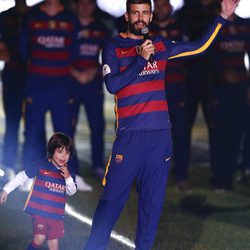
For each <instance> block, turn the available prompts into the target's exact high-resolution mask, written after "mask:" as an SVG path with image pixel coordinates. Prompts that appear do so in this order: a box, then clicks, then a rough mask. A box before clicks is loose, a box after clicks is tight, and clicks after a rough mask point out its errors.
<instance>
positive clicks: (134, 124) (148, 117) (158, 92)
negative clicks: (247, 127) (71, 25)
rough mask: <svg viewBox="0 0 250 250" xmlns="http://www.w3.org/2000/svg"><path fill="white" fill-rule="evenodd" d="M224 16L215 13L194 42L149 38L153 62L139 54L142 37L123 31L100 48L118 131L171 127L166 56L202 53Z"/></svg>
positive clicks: (221, 23) (222, 22)
mask: <svg viewBox="0 0 250 250" xmlns="http://www.w3.org/2000/svg"><path fill="white" fill-rule="evenodd" d="M225 23H226V20H225V19H223V18H222V17H221V16H218V17H217V18H216V19H215V21H214V22H213V23H212V24H211V26H210V28H209V29H208V31H207V32H206V33H204V35H203V36H202V37H201V38H200V39H199V40H197V41H194V42H172V41H171V40H169V39H166V38H163V37H162V36H155V37H153V38H152V41H153V44H154V45H155V47H156V52H155V54H154V56H153V59H154V61H153V63H149V62H148V61H147V60H145V59H144V58H143V57H142V56H140V55H138V53H137V48H138V46H140V45H141V44H142V42H143V41H142V40H141V39H130V38H128V37H126V35H125V34H120V35H119V36H116V37H115V38H113V39H112V40H111V41H110V42H109V43H107V45H106V46H105V48H104V50H103V54H102V55H103V60H102V62H103V75H104V80H105V84H106V87H107V90H108V91H109V92H110V93H112V94H115V102H116V106H115V113H116V128H117V133H120V132H123V131H136V130H143V131H150V130H161V129H168V128H170V127H171V124H170V119H169V114H168V105H167V100H166V95H165V78H166V66H167V62H168V60H171V59H176V58H181V57H187V56H195V55H198V54H202V53H203V52H205V50H206V49H207V48H208V47H209V46H210V45H211V44H212V42H213V41H214V40H215V37H216V36H217V34H218V33H219V32H220V30H221V29H222V27H223V25H224V24H225Z"/></svg>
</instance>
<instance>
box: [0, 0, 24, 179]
mask: <svg viewBox="0 0 250 250" xmlns="http://www.w3.org/2000/svg"><path fill="white" fill-rule="evenodd" d="M28 10H29V8H28V7H27V5H26V0H16V1H15V6H14V7H13V8H10V9H8V10H7V11H4V12H2V13H1V14H0V60H3V61H4V62H5V66H4V69H3V71H2V84H3V85H2V86H3V89H2V91H3V97H2V98H3V109H4V115H5V134H4V139H3V147H2V155H3V156H2V159H1V168H3V169H4V171H5V174H6V176H7V179H11V178H12V177H13V176H14V174H15V172H16V170H17V159H18V146H19V141H18V137H19V134H18V131H19V128H20V121H21V117H22V104H23V98H24V85H25V82H26V62H25V61H24V60H23V59H22V58H21V56H20V52H19V47H18V41H19V35H20V30H21V26H22V23H23V20H24V18H25V16H26V14H27V12H28Z"/></svg>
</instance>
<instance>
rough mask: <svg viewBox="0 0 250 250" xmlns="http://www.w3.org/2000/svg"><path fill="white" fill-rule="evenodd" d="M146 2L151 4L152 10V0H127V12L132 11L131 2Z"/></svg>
mask: <svg viewBox="0 0 250 250" xmlns="http://www.w3.org/2000/svg"><path fill="white" fill-rule="evenodd" d="M144 3H146V4H148V5H149V6H150V9H151V10H152V2H151V0H127V3H126V9H127V12H129V11H130V5H131V4H144Z"/></svg>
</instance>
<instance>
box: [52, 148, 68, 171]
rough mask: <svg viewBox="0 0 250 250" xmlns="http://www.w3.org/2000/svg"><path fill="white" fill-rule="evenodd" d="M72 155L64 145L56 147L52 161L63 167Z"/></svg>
mask: <svg viewBox="0 0 250 250" xmlns="http://www.w3.org/2000/svg"><path fill="white" fill-rule="evenodd" d="M69 157H70V152H69V151H68V150H67V149H65V148H64V147H61V148H56V150H55V152H54V154H53V157H52V159H51V160H52V163H53V164H55V165H56V166H58V167H63V166H65V165H66V164H67V162H68V160H69Z"/></svg>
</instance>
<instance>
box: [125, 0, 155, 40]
mask: <svg viewBox="0 0 250 250" xmlns="http://www.w3.org/2000/svg"><path fill="white" fill-rule="evenodd" d="M125 19H126V21H127V22H128V30H129V32H130V33H132V34H134V35H136V36H139V35H141V29H142V28H143V27H145V26H148V25H149V23H150V22H151V21H152V12H151V10H150V6H149V5H148V4H131V5H130V11H129V12H128V13H126V14H125Z"/></svg>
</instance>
